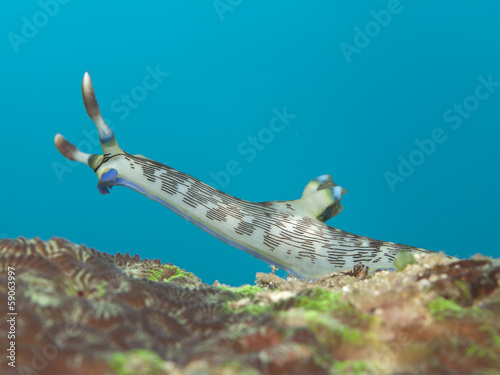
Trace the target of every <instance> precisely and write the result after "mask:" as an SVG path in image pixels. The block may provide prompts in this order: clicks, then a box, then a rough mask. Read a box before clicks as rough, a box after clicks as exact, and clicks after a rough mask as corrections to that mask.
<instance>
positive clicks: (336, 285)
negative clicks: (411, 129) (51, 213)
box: [0, 237, 500, 375]
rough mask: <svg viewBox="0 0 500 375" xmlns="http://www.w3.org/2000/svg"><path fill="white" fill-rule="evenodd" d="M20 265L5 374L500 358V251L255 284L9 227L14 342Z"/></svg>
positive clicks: (345, 370) (416, 367)
mask: <svg viewBox="0 0 500 375" xmlns="http://www.w3.org/2000/svg"><path fill="white" fill-rule="evenodd" d="M9 267H11V268H10V269H15V271H14V272H13V273H12V275H15V276H13V277H14V278H15V311H16V312H17V315H16V319H15V339H13V340H12V341H14V343H15V345H14V347H15V348H14V352H15V365H16V367H15V368H13V367H11V366H9V365H8V363H9V361H11V360H9V358H8V356H5V355H2V356H0V372H1V373H2V374H5V375H10V374H51V375H58V374H92V375H101V374H102V375H106V374H158V375H160V374H174V375H175V374H179V375H180V374H221V375H222V374H228V375H229V374H287V375H288V374H353V373H354V374H423V373H428V374H437V373H439V374H495V373H498V372H497V371H498V369H500V319H499V318H498V317H499V316H500V288H499V283H500V263H499V262H498V260H494V259H488V258H484V257H481V256H476V257H474V258H473V259H468V260H459V261H457V260H451V259H448V258H446V257H443V256H441V255H439V254H424V255H420V254H417V255H415V257H408V255H407V254H403V255H402V257H401V258H400V259H396V265H395V268H397V269H398V270H399V271H393V272H389V271H379V272H368V270H367V269H365V268H364V267H363V266H358V267H356V268H355V269H354V270H351V271H346V272H340V273H332V274H330V275H326V276H324V277H322V278H320V279H318V280H316V281H315V282H308V281H304V280H298V279H295V278H288V279H286V280H285V279H282V278H280V277H278V276H277V275H275V274H274V273H268V274H265V273H258V274H257V280H256V285H246V286H242V287H239V288H234V287H229V286H225V285H220V284H218V283H215V284H214V285H211V286H209V285H206V284H203V283H202V282H201V281H200V280H199V279H198V278H197V277H196V276H194V275H193V274H192V273H189V272H187V271H185V270H181V269H179V268H177V267H176V266H174V265H172V264H164V263H162V262H160V261H159V260H147V259H140V257H139V256H137V255H136V256H133V257H132V256H130V255H129V254H128V253H127V254H125V255H122V254H120V253H118V254H117V255H110V254H106V253H102V252H100V251H97V250H95V249H91V248H87V247H86V246H84V245H76V244H73V243H71V242H69V241H67V240H65V239H61V238H53V239H51V240H49V241H42V240H40V239H38V238H35V239H25V238H22V237H20V238H18V239H3V240H2V241H0V302H1V303H0V313H1V314H2V316H3V317H4V318H3V319H2V323H1V324H0V336H1V337H2V341H1V342H2V343H4V342H6V340H4V338H5V337H7V335H8V333H9V325H8V324H6V320H7V318H9V315H7V314H8V313H9V311H10V312H12V311H13V310H12V309H11V310H9V305H8V302H7V301H12V300H13V299H12V298H10V299H9V288H8V285H9V284H8V278H9V276H8V270H9ZM10 296H12V293H10ZM5 317H7V318H5ZM2 345H4V344H2ZM6 345H11V344H10V343H9V342H6ZM6 349H7V352H9V348H8V347H6V348H5V347H2V351H3V352H4V353H5V351H6Z"/></svg>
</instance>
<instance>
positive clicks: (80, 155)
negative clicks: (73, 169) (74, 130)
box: [54, 133, 91, 165]
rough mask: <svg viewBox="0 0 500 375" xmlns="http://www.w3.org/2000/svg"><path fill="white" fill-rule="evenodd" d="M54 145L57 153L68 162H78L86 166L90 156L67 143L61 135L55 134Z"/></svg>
mask: <svg viewBox="0 0 500 375" xmlns="http://www.w3.org/2000/svg"><path fill="white" fill-rule="evenodd" d="M54 143H55V145H56V148H57V149H58V150H59V152H60V153H61V154H62V155H63V156H64V157H65V158H66V159H69V160H73V161H79V162H80V163H83V164H87V165H89V163H88V160H89V157H90V156H91V155H90V154H86V153H85V152H82V151H80V150H79V149H78V148H77V147H76V146H75V145H74V144H72V143H70V142H68V141H67V140H66V138H64V137H63V136H62V135H61V134H59V133H57V134H56V136H55V137H54Z"/></svg>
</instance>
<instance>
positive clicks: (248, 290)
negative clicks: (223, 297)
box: [217, 284, 267, 298]
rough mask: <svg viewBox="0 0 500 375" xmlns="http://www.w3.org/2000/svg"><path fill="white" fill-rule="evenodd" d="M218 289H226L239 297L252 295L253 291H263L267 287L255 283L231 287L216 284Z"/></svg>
mask: <svg viewBox="0 0 500 375" xmlns="http://www.w3.org/2000/svg"><path fill="white" fill-rule="evenodd" d="M217 288H218V289H221V290H224V291H228V292H231V293H234V294H236V295H237V296H239V297H240V298H244V297H253V296H254V295H255V293H257V292H265V291H266V290H267V289H265V288H261V287H258V286H256V285H248V284H247V285H242V286H240V287H236V288H232V287H229V288H228V287H226V286H218V287H217Z"/></svg>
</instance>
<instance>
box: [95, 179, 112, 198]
mask: <svg viewBox="0 0 500 375" xmlns="http://www.w3.org/2000/svg"><path fill="white" fill-rule="evenodd" d="M97 190H99V193H101V194H102V195H106V194H109V189H108V185H106V184H104V183H102V182H101V181H99V182H98V183H97Z"/></svg>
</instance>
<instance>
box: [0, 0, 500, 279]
mask: <svg viewBox="0 0 500 375" xmlns="http://www.w3.org/2000/svg"><path fill="white" fill-rule="evenodd" d="M499 14H500V2H498V1H494V0H489V1H482V2H481V3H475V2H469V1H454V2H451V1H444V2H436V1H430V0H427V1H425V0H418V1H416V0H415V1H411V0H401V1H397V0H389V1H387V0H383V1H374V0H370V1H367V0H363V1H356V2H345V1H342V2H340V1H309V2H306V1H293V0H286V1H285V0H278V1H273V2H251V1H248V0H215V1H206V2H195V1H171V2H164V1H149V2H144V3H141V4H140V5H139V4H138V3H131V2H130V3H126V2H125V3H120V4H119V5H117V3H106V2H102V1H100V2H98V1H95V0H88V1H85V2H80V1H75V0H72V1H71V0H40V1H23V2H10V3H9V4H8V5H6V6H5V7H4V11H3V12H2V14H1V16H0V19H1V22H0V28H1V33H0V34H1V35H2V45H1V49H0V54H1V55H0V57H1V59H0V64H1V66H2V72H3V74H2V77H1V82H2V85H1V88H2V91H1V94H0V96H1V100H0V109H1V114H2V120H1V124H2V125H1V133H0V155H1V158H2V163H1V165H0V172H1V174H0V176H1V177H0V178H1V185H0V189H1V194H0V205H1V206H0V207H1V215H0V236H1V237H17V236H21V235H22V236H28V237H33V236H39V237H41V238H43V239H48V238H50V237H52V236H61V237H65V238H67V239H69V240H71V241H73V242H76V243H85V244H86V245H88V246H92V247H95V248H97V249H99V250H102V251H106V252H110V253H116V252H118V251H120V252H122V253H124V252H127V251H128V252H130V253H132V254H140V255H141V257H148V258H160V259H161V260H162V261H164V262H171V263H174V264H176V265H178V266H180V267H182V268H186V269H187V270H189V271H192V272H194V273H195V274H196V275H198V276H199V277H201V278H202V280H203V281H204V282H207V283H212V282H213V281H214V280H216V279H217V280H219V281H220V282H223V283H229V284H232V285H241V284H244V283H251V282H252V281H253V280H254V276H255V273H256V272H267V271H269V268H268V265H267V264H265V263H263V262H262V261H259V260H257V259H255V258H253V257H252V256H250V255H248V254H246V253H244V252H242V251H240V250H237V249H234V248H232V247H229V246H228V245H226V244H224V243H222V242H220V241H219V240H217V239H215V238H213V237H211V236H209V235H208V234H206V233H204V232H202V231H201V230H199V229H198V228H196V227H195V226H194V225H192V224H189V223H188V222H187V221H186V220H184V219H182V218H180V217H178V216H177V215H175V214H174V213H172V212H170V211H168V210H167V209H165V208H164V207H162V206H161V205H159V204H158V203H155V202H152V201H149V200H148V199H146V198H145V197H143V196H141V195H139V194H137V193H135V192H133V191H131V190H127V189H125V188H115V189H113V191H112V193H111V194H109V195H106V196H102V195H100V194H99V193H98V191H97V189H96V184H97V178H96V176H95V174H94V173H93V172H92V171H91V170H90V169H88V168H87V167H86V166H84V165H79V164H77V163H71V162H67V161H66V159H64V158H63V157H62V156H61V155H60V154H59V152H58V151H57V150H56V148H55V147H54V144H53V137H54V135H55V134H56V133H58V132H59V133H61V134H63V135H64V136H65V137H66V138H67V139H68V140H70V141H71V142H73V143H74V144H76V145H78V146H79V147H80V148H81V149H82V150H83V151H86V152H90V153H100V147H99V145H98V144H96V140H95V133H94V126H93V123H92V122H91V120H90V119H89V118H88V117H87V115H86V113H85V110H84V108H83V105H82V100H81V93H80V82H81V79H82V76H83V73H84V72H85V71H89V73H90V75H91V76H92V79H93V83H94V87H95V89H96V94H97V98H98V100H99V102H100V106H101V111H102V113H103V116H104V117H105V119H106V120H107V121H108V123H110V124H111V126H112V127H113V128H114V131H115V135H116V137H117V140H118V142H119V144H120V146H121V147H122V148H123V149H124V150H125V151H127V152H129V153H140V154H143V155H146V156H148V157H150V158H152V159H155V160H157V161H159V162H162V163H167V164H168V165H170V166H172V167H174V168H176V169H178V170H181V171H183V172H186V173H188V174H191V175H192V176H194V177H196V178H198V179H200V180H202V181H204V182H207V183H210V184H212V185H217V186H218V187H220V188H221V189H222V190H224V191H226V192H228V193H230V194H232V195H234V196H237V197H240V198H243V199H247V200H253V201H266V200H289V199H296V198H299V197H300V195H301V193H302V190H303V188H304V186H305V185H306V184H307V183H308V182H309V181H310V180H311V179H313V178H314V177H316V176H318V175H322V174H326V173H328V174H331V175H332V176H333V177H334V181H335V182H337V183H338V184H339V185H342V186H343V187H345V188H346V189H347V190H348V193H347V194H346V195H345V196H344V199H343V206H344V212H342V213H341V214H340V215H339V216H337V217H335V218H333V219H332V220H330V221H329V222H328V224H329V225H332V226H335V227H339V228H341V229H344V230H347V231H349V232H353V233H357V234H361V235H365V236H369V237H373V238H376V239H381V240H388V241H394V242H399V243H404V244H408V245H413V246H419V247H424V248H427V249H431V250H437V251H440V250H443V251H445V252H447V253H448V254H450V255H454V256H458V257H469V256H471V255H473V254H475V253H477V252H481V253H483V254H486V255H491V256H496V257H498V256H500V248H499V244H498V241H497V233H498V228H499V224H500V223H499V217H500V195H499V194H498V186H499V182H500V172H499V166H498V165H499V161H500V151H499V150H500V149H499V147H498V142H499V140H500V130H499V129H500V23H499V22H498V15H499ZM280 116H281V117H280ZM275 117H278V118H280V120H279V122H277V123H278V124H279V126H274V127H273V126H272V124H273V118H275Z"/></svg>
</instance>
